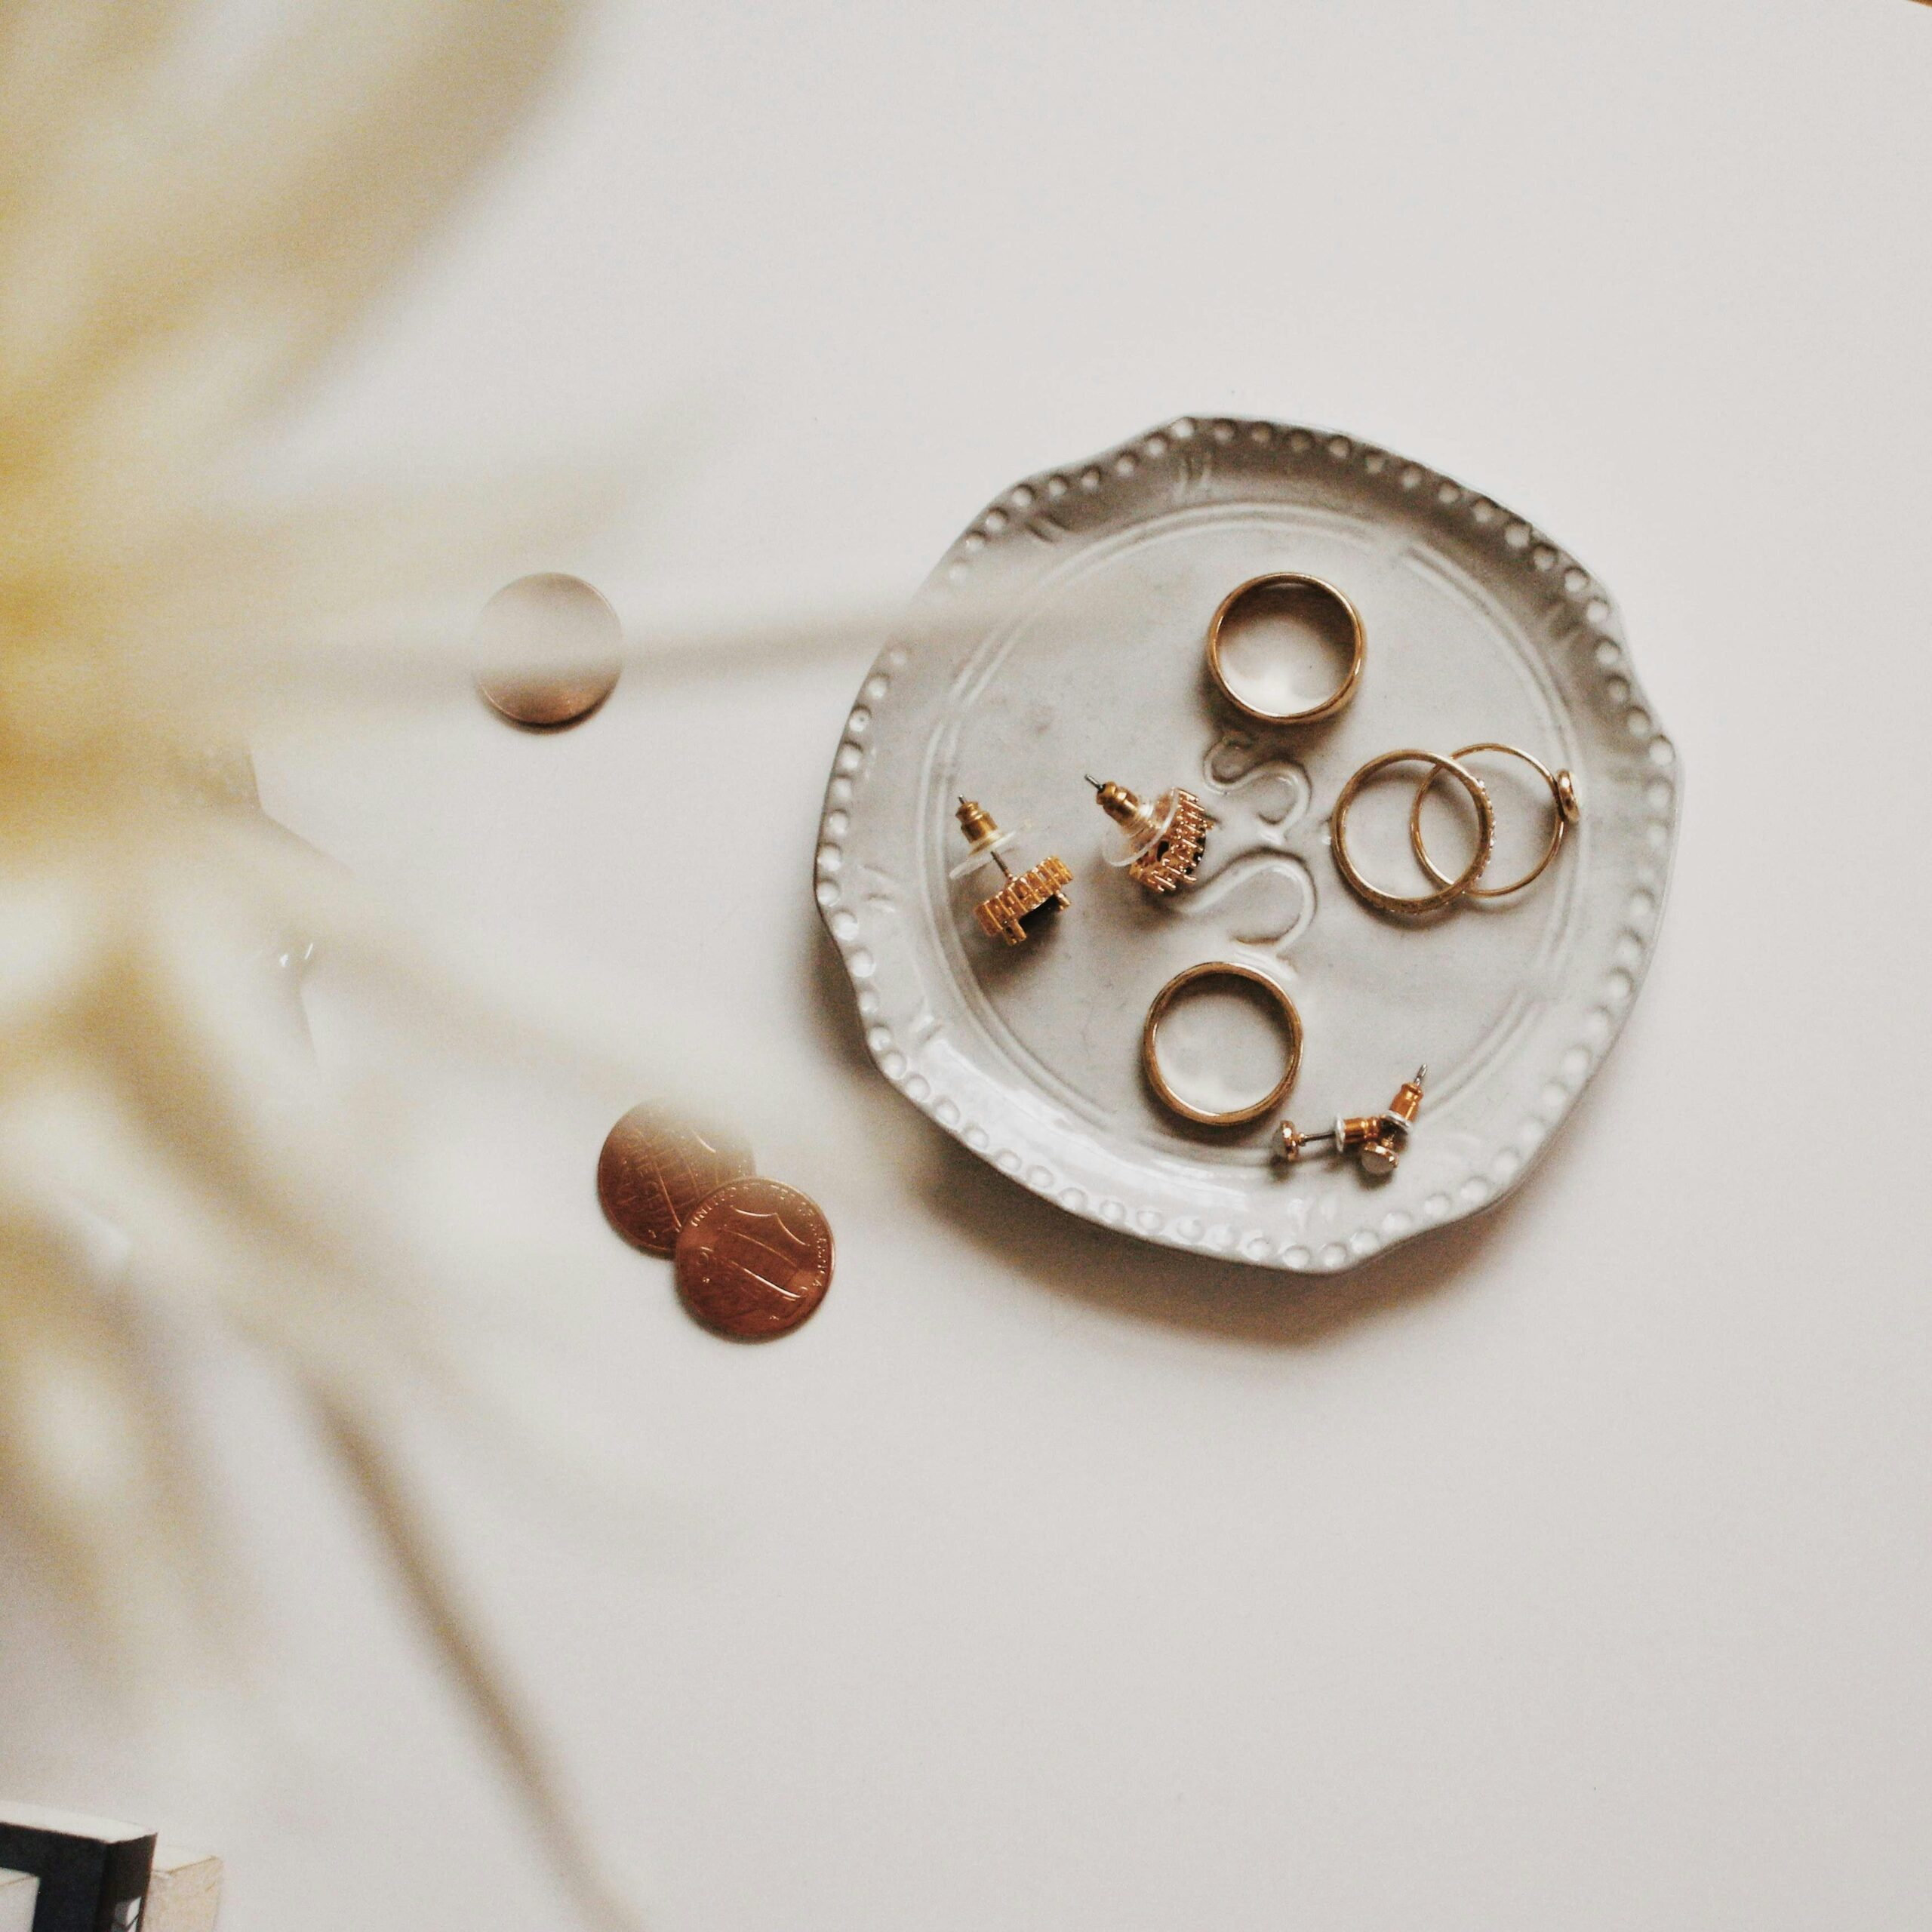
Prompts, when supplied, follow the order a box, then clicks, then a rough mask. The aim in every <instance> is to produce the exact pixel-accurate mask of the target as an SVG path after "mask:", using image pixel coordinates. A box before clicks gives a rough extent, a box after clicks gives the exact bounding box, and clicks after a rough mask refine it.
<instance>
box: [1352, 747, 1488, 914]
mask: <svg viewBox="0 0 1932 1932" xmlns="http://www.w3.org/2000/svg"><path fill="white" fill-rule="evenodd" d="M1411 763H1415V764H1426V765H1428V766H1429V767H1431V768H1432V770H1431V772H1430V778H1431V780H1432V782H1433V780H1435V779H1436V778H1438V777H1441V775H1442V774H1444V773H1445V772H1446V773H1447V774H1448V775H1449V777H1451V778H1454V780H1457V783H1460V785H1461V786H1462V787H1463V789H1464V790H1465V791H1466V792H1468V793H1469V798H1470V801H1471V802H1472V804H1474V805H1475V808H1476V819H1477V823H1478V835H1477V839H1476V849H1475V854H1474V856H1473V857H1472V858H1471V859H1470V860H1469V863H1468V864H1467V865H1466V866H1464V867H1463V869H1462V871H1461V872H1460V874H1459V875H1457V877H1456V878H1452V879H1443V880H1441V884H1440V885H1439V886H1438V888H1437V890H1436V891H1434V892H1424V893H1419V894H1414V896H1412V897H1404V896H1403V895H1402V894H1400V893H1395V892H1384V891H1383V890H1382V888H1380V886H1379V885H1371V884H1370V883H1369V882H1368V881H1367V879H1365V878H1363V877H1362V875H1361V873H1360V872H1358V871H1356V869H1355V862H1354V861H1353V860H1352V859H1351V858H1350V857H1349V841H1348V831H1347V820H1348V816H1349V806H1350V805H1352V804H1354V803H1355V794H1356V793H1357V792H1359V791H1360V790H1361V788H1362V787H1363V786H1364V785H1366V784H1367V783H1368V781H1369V780H1371V778H1373V777H1375V776H1376V775H1377V774H1378V773H1379V772H1383V771H1387V770H1388V769H1389V767H1390V766H1391V765H1392V764H1411ZM1328 833H1329V838H1328V845H1329V850H1330V851H1331V852H1332V853H1333V854H1334V858H1335V869H1336V870H1337V872H1340V874H1341V875H1342V877H1343V879H1344V880H1345V881H1346V883H1347V884H1348V888H1349V891H1351V892H1352V893H1353V894H1355V897H1357V898H1358V899H1359V900H1361V901H1362V902H1363V903H1364V904H1366V905H1370V906H1374V907H1375V908H1376V909H1377V910H1378V911H1380V912H1397V913H1400V914H1401V915H1403V916H1404V918H1421V917H1422V916H1423V915H1424V914H1426V913H1429V912H1441V909H1443V907H1444V906H1453V905H1454V903H1456V901H1457V900H1459V899H1460V898H1461V897H1462V896H1463V894H1464V893H1466V892H1467V891H1469V888H1471V887H1472V885H1474V884H1475V882H1476V881H1477V880H1478V879H1479V878H1481V876H1482V869H1483V867H1484V866H1486V865H1487V864H1488V863H1489V855H1490V853H1491V851H1492V850H1493V849H1494V847H1495V844H1496V814H1495V811H1494V809H1493V808H1491V804H1490V802H1489V794H1488V793H1487V792H1486V791H1484V789H1483V787H1482V781H1481V780H1480V779H1478V777H1476V776H1475V774H1474V773H1473V772H1472V771H1469V769H1468V768H1467V767H1466V766H1464V765H1460V764H1457V762H1456V761H1455V760H1454V758H1444V756H1443V755H1442V754H1441V752H1423V751H1414V750H1408V751H1399V752H1383V754H1382V755H1380V757H1379V758H1371V759H1370V760H1369V761H1368V762H1367V764H1364V765H1363V766H1362V767H1361V768H1360V769H1359V770H1358V771H1356V772H1355V774H1354V775H1353V776H1352V777H1351V778H1350V779H1349V782H1348V783H1346V785H1344V786H1343V787H1342V789H1341V792H1340V795H1338V796H1337V798H1336V800H1335V807H1334V811H1331V813H1330V814H1329V815H1328ZM1430 876H1431V877H1432V878H1441V875H1440V874H1439V873H1437V872H1435V870H1434V869H1431V871H1430Z"/></svg>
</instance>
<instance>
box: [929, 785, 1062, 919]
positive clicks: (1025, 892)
mask: <svg viewBox="0 0 1932 1932" xmlns="http://www.w3.org/2000/svg"><path fill="white" fill-rule="evenodd" d="M957 816H958V820H959V829H960V830H961V832H964V834H965V835H966V845H967V855H966V857H965V858H964V860H962V861H961V863H959V864H958V865H956V866H954V867H953V869H952V876H953V877H954V878H959V877H961V875H963V874H964V873H966V872H971V871H972V870H973V869H974V868H975V867H976V866H981V865H988V864H989V865H992V866H995V867H996V868H997V869H998V872H999V874H1000V876H1001V878H1003V879H1004V881H1005V883H1004V884H1003V885H1002V886H1001V888H1000V889H999V890H998V891H997V892H995V894H993V895H992V897H991V898H990V899H983V900H980V903H979V904H978V905H977V906H974V908H973V916H974V918H975V919H977V921H979V922H980V931H982V932H983V933H984V934H986V937H987V938H989V939H996V940H998V941H999V942H1000V943H1001V944H1002V945H1004V946H1018V945H1020V943H1022V942H1023V940H1026V937H1028V935H1029V932H1030V931H1031V930H1032V926H1033V925H1035V924H1037V923H1038V921H1039V919H1040V918H1041V917H1042V916H1043V915H1046V914H1048V913H1050V912H1064V911H1065V910H1066V907H1067V906H1068V904H1069V903H1070V902H1069V900H1068V898H1067V896H1066V888H1067V887H1068V886H1069V885H1071V884H1072V883H1073V875H1072V872H1069V871H1068V870H1067V869H1066V863H1065V861H1064V860H1060V859H1057V858H1051V857H1049V858H1044V859H1042V860H1041V861H1040V863H1038V865H1037V866H1029V867H1028V868H1027V869H1026V871H1025V872H1014V869H1013V868H1012V867H1011V866H1010V865H1008V863H1007V862H1006V858H1005V854H1004V848H1006V847H1007V846H1008V845H1010V844H1011V843H1012V842H1013V835H1012V834H1011V832H1001V830H1000V829H999V827H998V826H997V825H995V823H993V819H992V814H991V813H990V812H989V811H987V810H986V808H985V807H984V806H983V805H981V804H977V803H976V802H975V801H974V800H973V799H971V798H961V800H960V801H959V810H958V814H957Z"/></svg>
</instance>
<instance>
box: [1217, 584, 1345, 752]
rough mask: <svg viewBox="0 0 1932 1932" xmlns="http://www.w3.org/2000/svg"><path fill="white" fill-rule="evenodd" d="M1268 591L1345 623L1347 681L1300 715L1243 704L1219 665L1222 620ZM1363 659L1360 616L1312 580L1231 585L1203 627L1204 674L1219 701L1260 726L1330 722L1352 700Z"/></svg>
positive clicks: (1330, 588)
mask: <svg viewBox="0 0 1932 1932" xmlns="http://www.w3.org/2000/svg"><path fill="white" fill-rule="evenodd" d="M1272 590H1287V591H1301V592H1306V594H1307V595H1309V596H1311V597H1312V598H1314V599H1315V601H1317V602H1318V603H1323V604H1327V605H1332V606H1334V608H1336V609H1337V610H1339V611H1340V612H1341V613H1342V615H1343V617H1345V618H1346V620H1347V621H1348V626H1349V669H1348V675H1346V677H1344V678H1343V680H1342V681H1341V682H1340V684H1339V685H1337V687H1336V688H1335V689H1334V691H1331V692H1330V693H1329V694H1328V695H1327V697H1324V699H1323V700H1321V703H1319V704H1313V705H1310V706H1309V707H1308V709H1306V710H1305V711H1263V710H1262V709H1260V708H1259V707H1258V706H1255V705H1252V704H1251V703H1248V701H1247V699H1245V698H1244V697H1241V696H1240V695H1239V694H1238V693H1237V692H1236V691H1235V690H1234V688H1233V687H1232V685H1229V682H1228V678H1227V673H1226V670H1225V669H1223V666H1222V663H1221V633H1222V632H1223V629H1224V628H1225V627H1226V624H1227V622H1228V620H1229V618H1230V617H1232V616H1233V615H1234V614H1235V611H1236V610H1237V609H1238V608H1239V607H1240V606H1241V605H1242V604H1244V603H1245V602H1246V601H1247V599H1248V598H1251V597H1254V596H1256V595H1260V594H1263V593H1264V592H1268V591H1272ZM1367 658H1368V640H1367V637H1366V635H1364V632H1363V630H1362V627H1361V613H1360V612H1359V611H1357V610H1356V608H1355V606H1354V605H1352V604H1351V603H1350V602H1349V600H1348V599H1347V598H1346V597H1344V596H1343V595H1342V593H1341V592H1340V591H1339V590H1337V589H1336V588H1335V586H1334V585H1333V584H1332V583H1326V582H1324V580H1322V579H1321V578H1320V577H1304V576H1303V575H1302V574H1301V573H1300V571H1270V572H1269V574H1267V575H1266V577H1250V578H1249V579H1248V580H1247V582H1246V583H1238V584H1236V585H1235V587H1234V589H1232V590H1231V591H1229V592H1228V594H1227V595H1226V596H1225V597H1224V598H1222V599H1221V602H1220V608H1219V609H1218V610H1217V611H1215V613H1214V616H1213V617H1212V618H1211V620H1209V622H1208V625H1207V669H1208V672H1209V674H1210V675H1211V676H1212V677H1213V678H1214V682H1215V683H1216V684H1217V685H1218V686H1219V687H1220V692H1221V695H1222V696H1223V697H1224V698H1226V700H1227V701H1228V702H1229V703H1230V704H1231V705H1232V706H1234V708H1235V709H1236V710H1237V711H1239V712H1245V713H1246V714H1247V716H1249V717H1250V718H1255V719H1257V720H1258V721H1260V722H1261V723H1262V724H1319V723H1320V722H1321V720H1322V719H1323V718H1333V717H1334V715H1335V714H1336V713H1337V712H1338V711H1340V710H1341V709H1343V706H1345V705H1346V704H1347V703H1348V701H1349V699H1351V698H1352V697H1354V696H1355V687H1356V685H1358V684H1360V683H1361V669H1362V666H1363V665H1364V663H1366V662H1367Z"/></svg>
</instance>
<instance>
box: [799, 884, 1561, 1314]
mask: <svg viewBox="0 0 1932 1932" xmlns="http://www.w3.org/2000/svg"><path fill="white" fill-rule="evenodd" d="M811 956H812V977H813V982H814V989H815V992H816V995H817V1004H818V1006H819V1008H820V1017H821V1018H822V1020H823V1023H824V1026H825V1029H826V1037H827V1038H828V1039H829V1040H831V1041H835V1042H836V1043H837V1045H838V1051H839V1052H840V1054H841V1057H843V1058H846V1059H848V1060H850V1061H851V1063H852V1064H853V1065H854V1066H855V1067H862V1068H863V1069H865V1070H866V1072H867V1073H868V1074H869V1075H871V1076H872V1078H878V1075H877V1074H876V1073H875V1072H874V1071H873V1069H872V1057H871V1056H870V1055H869V1054H868V1053H867V1052H866V1044H865V1039H864V1036H863V1033H862V1032H861V1031H860V1025H859V1020H858V1015H857V1012H856V1011H855V1010H854V1007H853V1004H852V991H851V985H850V983H849V982H848V980H847V979H846V977H845V970H844V965H843V964H842V963H841V961H840V959H839V957H838V952H837V950H836V949H835V947H834V946H832V943H831V941H830V940H829V938H828V937H826V934H825V933H824V931H823V928H818V927H817V921H814V943H813V945H812V946H811ZM1588 1102H1589V1096H1588V1095H1587V1094H1586V1096H1585V1097H1584V1101H1583V1104H1584V1105H1587V1104H1588ZM907 1111H908V1115H910V1112H911V1110H910V1109H908V1110H907ZM907 1131H909V1132H913V1131H918V1132H921V1133H922V1134H923V1135H924V1137H925V1139H926V1140H928V1143H930V1145H929V1147H928V1153H929V1155H930V1158H929V1160H928V1163H927V1165H926V1168H925V1173H926V1175H927V1177H928V1179H927V1186H928V1194H929V1198H930V1200H931V1205H932V1207H933V1208H934V1211H935V1212H936V1213H937V1214H939V1215H940V1217H942V1218H943V1220H946V1221H947V1222H949V1223H951V1224H952V1226H953V1227H954V1228H955V1229H957V1230H958V1232H959V1233H960V1234H961V1235H963V1236H964V1238H966V1239H967V1240H968V1241H971V1242H973V1243H974V1244H975V1245H976V1246H977V1247H981V1248H983V1249H984V1250H985V1251H986V1252H987V1253H988V1254H992V1255H995V1256H997V1257H998V1258H999V1259H1001V1260H1004V1261H1005V1262H1007V1263H1010V1264H1011V1266H1013V1267H1014V1268H1015V1269H1018V1270H1020V1272H1023V1274H1025V1275H1026V1277H1027V1278H1029V1280H1031V1281H1034V1282H1035V1283H1036V1284H1038V1286H1040V1287H1042V1288H1044V1289H1046V1290H1047V1291H1048V1292H1049V1293H1051V1294H1059V1295H1064V1296H1066V1297H1069V1299H1071V1300H1075V1301H1080V1302H1084V1303H1088V1305H1089V1306H1097V1307H1100V1308H1104V1309H1109V1311H1111V1312H1113V1313H1115V1314H1118V1315H1124V1316H1127V1317H1129V1318H1132V1319H1134V1320H1136V1321H1158V1322H1164V1323H1166V1324H1169V1325H1170V1326H1172V1327H1182V1328H1191V1329H1195V1330H1198V1331H1204V1332H1206V1333H1208V1334H1216V1335H1221V1336H1225V1337H1229V1338H1231V1339H1233V1340H1241V1341H1247V1342H1257V1343H1266V1344H1269V1345H1270V1346H1276V1347H1303V1346H1309V1345H1312V1344H1313V1343H1318V1342H1321V1341H1322V1340H1325V1339H1327V1337H1331V1336H1332V1335H1334V1334H1337V1333H1338V1332H1339V1331H1342V1330H1343V1329H1346V1328H1347V1327H1349V1326H1351V1325H1352V1324H1354V1323H1355V1322H1358V1321H1364V1320H1366V1319H1367V1318H1370V1317H1371V1316H1374V1315H1380V1314H1381V1313H1383V1312H1386V1311H1388V1310H1390V1309H1395V1308H1398V1307H1400V1306H1402V1305H1403V1304H1404V1303H1408V1302H1412V1301H1416V1300H1420V1299H1421V1298H1422V1297H1423V1296H1425V1295H1429V1294H1441V1293H1443V1292H1444V1291H1447V1290H1448V1289H1451V1288H1453V1287H1454V1286H1455V1285H1456V1284H1457V1282H1459V1281H1461V1280H1463V1278H1464V1277H1466V1275H1469V1274H1470V1273H1471V1272H1472V1270H1474V1269H1475V1268H1476V1267H1478V1266H1479V1265H1480V1263H1481V1260H1482V1258H1483V1257H1484V1254H1485V1253H1487V1251H1489V1250H1490V1249H1491V1247H1493V1246H1494V1245H1495V1244H1497V1243H1498V1242H1499V1241H1501V1240H1502V1239H1503V1238H1506V1235H1507V1232H1508V1230H1509V1224H1510V1222H1511V1220H1512V1217H1513V1216H1514V1215H1515V1213H1516V1211H1517V1208H1518V1202H1519V1201H1521V1198H1522V1197H1521V1194H1520V1193H1518V1194H1513V1195H1508V1196H1506V1197H1505V1198H1504V1199H1503V1200H1502V1201H1500V1202H1498V1203H1497V1205H1496V1206H1494V1207H1491V1208H1490V1209H1488V1210H1487V1211H1485V1212H1484V1213H1482V1214H1477V1215H1474V1216H1472V1217H1469V1219H1467V1220H1460V1221H1456V1222H1453V1223H1451V1224H1450V1226H1447V1227H1446V1228H1443V1229H1439V1230H1438V1231H1437V1232H1435V1233H1433V1234H1430V1235H1423V1236H1420V1237H1419V1238H1417V1239H1414V1240H1412V1241H1405V1242H1404V1243H1403V1244H1401V1246H1400V1247H1397V1248H1395V1250H1393V1251H1392V1252H1391V1253H1389V1254H1385V1255H1380V1256H1377V1257H1374V1259H1372V1260H1368V1261H1365V1262H1364V1263H1361V1264H1360V1265H1359V1266H1357V1267H1355V1268H1352V1269H1349V1270H1348V1271H1347V1272H1346V1273H1344V1274H1340V1275H1290V1274H1284V1273H1282V1272H1279V1271H1278V1270H1276V1269H1268V1268H1257V1267H1254V1266H1250V1265H1248V1264H1247V1263H1244V1262H1239V1261H1228V1260H1220V1259H1218V1258H1217V1257H1213V1256H1211V1255H1204V1254H1190V1253H1189V1252H1188V1251H1186V1250H1185V1249H1180V1248H1171V1247H1156V1246H1155V1244H1153V1243H1152V1242H1150V1241H1139V1240H1136V1239H1135V1238H1133V1237H1132V1236H1131V1235H1124V1234H1118V1233H1116V1232H1114V1231H1113V1230H1112V1229H1109V1228H1105V1227H1102V1226H1100V1225H1099V1224H1098V1223H1096V1222H1093V1221H1087V1220H1081V1219H1080V1218H1079V1217H1078V1216H1075V1215H1072V1214H1067V1213H1066V1211H1064V1210H1063V1209H1061V1208H1059V1207H1055V1206H1054V1205H1053V1204H1052V1203H1051V1202H1050V1201H1044V1200H1043V1199H1041V1198H1040V1196H1039V1195H1036V1194H1034V1193H1032V1192H1029V1190H1028V1189H1026V1188H1024V1187H1023V1186H1020V1184H1019V1183H1017V1181H1014V1180H1009V1179H1008V1177H1006V1176H1005V1175H1004V1174H1001V1173H999V1172H998V1171H997V1170H996V1169H995V1168H991V1167H989V1166H988V1164H986V1162H985V1161H982V1160H980V1158H978V1156H977V1155H974V1154H973V1153H971V1152H969V1151H968V1149H966V1148H964V1147H963V1146H961V1145H960V1144H959V1143H958V1141H956V1140H954V1139H953V1138H952V1136H951V1135H950V1134H946V1133H945V1132H943V1131H942V1130H941V1129H940V1128H938V1127H937V1126H935V1125H934V1124H933V1123H932V1122H931V1121H925V1120H923V1119H921V1121H920V1122H919V1124H918V1127H917V1128H915V1127H914V1125H913V1123H912V1120H911V1118H908V1121H907ZM1568 1138H1569V1137H1568V1136H1567V1135H1565V1134H1561V1133H1559V1134H1558V1135H1557V1136H1556V1137H1555V1141H1554V1143H1552V1146H1550V1147H1549V1149H1546V1152H1545V1153H1544V1155H1543V1161H1542V1162H1541V1163H1540V1164H1541V1165H1543V1167H1545V1168H1548V1167H1550V1166H1552V1165H1555V1164H1558V1163H1560V1162H1561V1161H1562V1159H1563V1158H1564V1143H1565V1141H1566V1140H1567V1139H1568Z"/></svg>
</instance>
